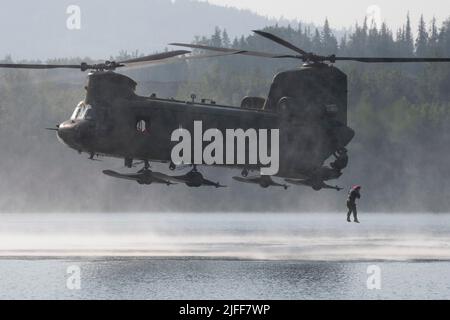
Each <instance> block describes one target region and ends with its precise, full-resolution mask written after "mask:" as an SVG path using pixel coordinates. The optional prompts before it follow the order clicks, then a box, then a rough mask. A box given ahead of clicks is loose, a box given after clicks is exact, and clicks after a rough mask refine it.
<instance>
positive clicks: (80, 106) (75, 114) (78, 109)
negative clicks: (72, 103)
mask: <svg viewBox="0 0 450 320" xmlns="http://www.w3.org/2000/svg"><path fill="white" fill-rule="evenodd" d="M83 108H84V102H80V103H79V104H78V106H77V107H76V108H75V110H74V111H73V113H72V116H71V117H70V119H71V120H76V119H79V116H80V114H81V112H82V109H83Z"/></svg>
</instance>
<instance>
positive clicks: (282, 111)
mask: <svg viewBox="0 0 450 320" xmlns="http://www.w3.org/2000/svg"><path fill="white" fill-rule="evenodd" d="M255 32H256V33H257V34H259V35H260V36H263V37H265V38H268V39H270V40H272V41H274V42H276V43H278V44H280V45H282V46H284V47H287V48H289V49H291V50H293V51H294V52H295V54H292V55H276V54H270V53H265V52H256V51H248V50H239V49H229V48H214V47H209V46H203V45H194V44H182V43H174V44H172V45H177V46H184V47H189V48H194V49H201V50H213V51H218V52H219V53H220V54H217V55H219V56H221V55H240V54H241V55H247V56H256V57H264V58H276V59H284V58H287V59H297V60H301V61H303V63H304V64H303V66H302V67H301V68H297V69H294V70H289V71H285V72H281V73H279V74H277V75H276V76H275V78H274V80H273V83H272V85H271V88H270V91H269V93H268V96H267V98H261V97H245V98H244V99H243V100H242V103H241V106H240V107H234V106H226V105H219V104H217V103H215V102H214V101H211V100H208V101H207V100H200V101H196V97H195V96H194V95H193V96H192V97H191V98H192V99H191V100H189V101H179V100H175V99H161V98H159V97H157V96H156V95H152V96H150V97H143V96H138V95H137V94H136V93H135V89H136V82H135V81H134V80H132V79H130V78H129V77H127V76H124V75H122V74H118V73H115V72H114V71H115V70H116V69H118V68H121V67H126V66H133V65H136V64H146V63H153V62H161V61H165V60H166V59H170V58H174V57H176V56H179V55H185V54H188V53H190V52H189V51H183V50H180V51H171V52H166V53H162V54H157V55H152V56H146V57H141V58H137V59H131V60H126V61H119V62H105V63H100V64H95V65H88V64H86V63H82V64H81V65H44V64H0V67H1V68H25V69H56V68H69V69H80V70H81V71H86V70H91V72H90V73H89V76H88V85H87V86H86V91H87V92H86V97H85V99H84V100H83V101H82V102H80V103H79V104H78V106H77V107H76V108H75V111H74V112H73V115H72V117H71V118H70V120H68V121H65V122H63V123H62V124H60V125H59V126H57V128H55V129H51V130H55V131H57V135H58V137H59V139H60V140H62V141H63V142H64V143H65V144H66V145H68V146H69V147H71V148H73V149H75V150H77V151H78V152H80V153H82V152H84V153H88V154H89V155H90V159H92V160H93V159H95V157H96V156H110V157H117V158H122V159H124V161H125V166H126V167H129V168H132V167H133V166H134V161H142V163H143V164H144V168H143V169H142V170H140V171H139V172H138V173H136V174H121V173H117V172H114V171H110V170H106V171H104V174H106V175H108V176H112V177H115V178H121V179H128V180H133V181H136V182H138V183H140V184H144V185H145V184H152V183H162V184H167V185H170V184H174V183H181V184H186V185H187V186H189V187H200V186H215V187H222V185H220V184H219V183H214V182H212V181H209V180H207V179H205V178H204V176H203V175H202V174H201V173H200V172H198V170H197V166H196V165H193V169H192V171H190V172H188V173H187V174H185V175H180V176H173V175H169V174H164V173H161V172H154V171H152V170H151V169H150V164H151V163H152V162H159V163H167V164H169V169H170V170H172V171H173V170H175V169H176V165H175V164H174V163H173V162H172V159H171V150H172V148H173V147H174V143H173V142H172V140H171V135H172V133H173V132H174V131H175V130H177V129H179V128H186V129H189V130H191V132H192V129H193V127H194V122H196V121H202V124H203V128H204V129H205V130H206V129H216V130H219V131H220V132H222V133H225V131H226V130H227V129H242V130H248V129H256V130H258V129H279V130H280V131H279V150H280V159H279V171H278V173H277V174H276V177H278V178H281V179H284V181H285V182H286V183H289V184H293V185H306V186H310V187H312V188H313V189H314V190H321V189H325V188H328V189H336V190H340V188H339V187H333V186H330V185H328V184H327V183H326V182H327V181H329V180H334V179H338V178H339V177H340V176H341V175H342V170H343V169H345V168H346V167H347V164H348V156H347V150H346V147H347V145H348V144H349V143H350V142H351V140H352V139H353V137H354V135H355V132H354V131H353V130H352V129H351V128H349V127H348V125H347V76H346V75H345V74H344V73H343V72H342V71H340V70H339V69H338V68H336V67H334V66H333V64H334V63H335V62H337V61H357V62H364V63H393V62H450V58H364V57H337V56H335V55H330V56H321V55H316V54H314V53H308V52H306V51H304V50H302V49H300V48H298V47H296V46H295V45H293V44H291V43H289V42H287V41H285V40H283V39H281V38H279V37H277V36H275V35H273V34H270V33H267V32H263V31H255ZM195 57H196V56H195V55H194V56H193V58H195ZM177 59H178V58H177ZM246 153H247V155H246V156H247V158H246V159H248V157H249V154H248V153H249V149H248V148H247V149H246ZM225 156H226V155H224V157H225ZM329 159H331V160H330V164H329V165H326V162H327V161H328V160H329ZM225 166H226V167H228V168H239V169H241V170H242V174H241V175H242V176H241V177H234V179H235V180H237V181H239V182H245V183H254V184H258V185H260V186H261V187H263V188H268V187H270V186H279V187H284V188H285V189H286V188H287V187H288V186H287V185H286V184H283V183H279V182H275V181H274V179H273V177H271V176H268V175H261V174H259V175H255V176H248V175H249V171H257V170H261V169H262V167H263V166H262V165H261V164H256V165H253V164H252V165H248V164H239V165H225Z"/></svg>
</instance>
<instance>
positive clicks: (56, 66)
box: [0, 63, 81, 70]
mask: <svg viewBox="0 0 450 320" xmlns="http://www.w3.org/2000/svg"><path fill="white" fill-rule="evenodd" d="M0 68H8V69H37V70H43V69H81V65H79V64H23V63H2V64H0Z"/></svg>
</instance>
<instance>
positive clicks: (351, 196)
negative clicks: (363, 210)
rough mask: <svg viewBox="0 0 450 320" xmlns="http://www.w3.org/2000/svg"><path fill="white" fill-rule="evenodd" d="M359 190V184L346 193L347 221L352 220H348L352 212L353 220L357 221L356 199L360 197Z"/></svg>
mask: <svg viewBox="0 0 450 320" xmlns="http://www.w3.org/2000/svg"><path fill="white" fill-rule="evenodd" d="M360 191H361V186H354V187H353V188H351V189H350V192H349V193H348V199H347V208H348V213H347V221H348V222H352V221H351V220H350V217H351V215H352V213H353V218H354V222H355V223H359V221H358V211H357V209H356V199H360V198H361V194H360Z"/></svg>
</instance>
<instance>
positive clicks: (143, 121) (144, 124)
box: [136, 117, 151, 134]
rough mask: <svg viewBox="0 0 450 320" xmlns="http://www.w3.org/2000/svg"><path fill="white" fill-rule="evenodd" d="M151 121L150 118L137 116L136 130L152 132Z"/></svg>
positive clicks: (146, 132)
mask: <svg viewBox="0 0 450 320" xmlns="http://www.w3.org/2000/svg"><path fill="white" fill-rule="evenodd" d="M150 126H151V122H150V119H149V118H143V117H137V119H136V130H137V132H139V133H142V134H148V133H150Z"/></svg>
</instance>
